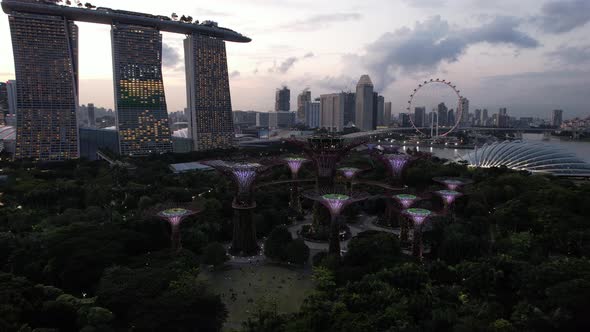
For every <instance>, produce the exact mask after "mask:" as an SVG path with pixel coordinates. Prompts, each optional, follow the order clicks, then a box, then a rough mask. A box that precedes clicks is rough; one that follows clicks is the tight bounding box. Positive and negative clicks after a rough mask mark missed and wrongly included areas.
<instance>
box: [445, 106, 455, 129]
mask: <svg viewBox="0 0 590 332" xmlns="http://www.w3.org/2000/svg"><path fill="white" fill-rule="evenodd" d="M446 122H447V126H449V127H452V126H454V125H455V110H453V109H452V108H451V109H450V110H449V111H448V112H447V119H446Z"/></svg>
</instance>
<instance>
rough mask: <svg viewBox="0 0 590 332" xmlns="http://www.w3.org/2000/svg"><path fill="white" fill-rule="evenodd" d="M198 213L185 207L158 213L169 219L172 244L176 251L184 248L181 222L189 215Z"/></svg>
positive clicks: (161, 216)
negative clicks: (181, 238) (181, 237)
mask: <svg viewBox="0 0 590 332" xmlns="http://www.w3.org/2000/svg"><path fill="white" fill-rule="evenodd" d="M196 213H198V211H194V210H187V209H183V208H171V209H166V210H163V211H160V212H158V213H157V216H158V217H160V218H162V219H164V220H166V221H168V223H169V224H170V228H171V232H170V244H171V247H172V250H173V251H174V252H178V251H179V250H180V249H181V248H182V244H181V241H180V223H181V222H182V221H183V220H184V219H186V218H187V217H189V216H191V215H193V214H196Z"/></svg>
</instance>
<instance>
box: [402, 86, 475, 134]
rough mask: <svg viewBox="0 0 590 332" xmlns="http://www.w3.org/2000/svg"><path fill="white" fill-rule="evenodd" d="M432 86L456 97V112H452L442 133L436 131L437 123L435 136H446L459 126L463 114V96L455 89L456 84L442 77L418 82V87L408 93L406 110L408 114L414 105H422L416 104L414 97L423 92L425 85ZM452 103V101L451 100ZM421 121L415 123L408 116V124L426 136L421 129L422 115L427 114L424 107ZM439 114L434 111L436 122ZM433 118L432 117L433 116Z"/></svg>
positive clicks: (453, 97) (414, 120)
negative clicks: (452, 115) (451, 117)
mask: <svg viewBox="0 0 590 332" xmlns="http://www.w3.org/2000/svg"><path fill="white" fill-rule="evenodd" d="M427 86H429V87H432V86H436V87H437V88H438V90H439V91H443V90H444V93H445V94H448V95H450V96H451V98H452V99H453V100H455V99H456V102H457V105H456V108H455V109H456V112H455V113H454V119H453V121H449V123H446V124H445V126H443V127H442V130H443V132H442V133H438V129H439V127H438V124H437V136H438V137H444V136H447V135H448V134H450V133H451V132H453V131H454V130H455V129H457V127H458V126H459V123H461V117H462V115H463V96H461V93H460V91H459V90H458V89H457V86H456V85H454V84H452V83H451V82H450V81H447V80H444V79H438V78H436V79H432V78H431V79H430V80H429V81H424V82H423V83H420V84H418V87H417V88H416V89H414V91H413V92H412V94H410V99H409V100H408V107H407V111H408V115H409V114H411V113H412V110H413V109H414V107H416V106H422V105H416V103H415V102H416V100H415V99H416V97H417V96H420V94H421V92H423V91H424V90H423V89H424V88H425V87H427ZM453 103H454V101H453ZM422 114H423V115H422V117H423V119H421V120H422V123H416V120H417V119H415V118H412V116H410V117H409V118H410V124H411V125H412V127H413V128H414V129H415V130H416V131H417V132H418V133H420V134H422V135H425V136H428V135H427V134H426V133H425V132H424V131H423V130H422V129H423V128H424V117H426V116H427V113H426V109H424V110H423V113H422ZM439 116H440V113H436V123H438V121H439V119H438V117H439ZM433 118H434V117H433ZM431 121H433V119H431ZM431 126H433V124H431Z"/></svg>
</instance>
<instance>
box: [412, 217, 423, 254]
mask: <svg viewBox="0 0 590 332" xmlns="http://www.w3.org/2000/svg"><path fill="white" fill-rule="evenodd" d="M423 251H424V245H423V243H422V225H414V241H413V244H412V255H413V256H414V257H416V258H418V259H420V260H422V253H423Z"/></svg>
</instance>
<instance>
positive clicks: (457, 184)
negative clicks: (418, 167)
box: [433, 178, 472, 190]
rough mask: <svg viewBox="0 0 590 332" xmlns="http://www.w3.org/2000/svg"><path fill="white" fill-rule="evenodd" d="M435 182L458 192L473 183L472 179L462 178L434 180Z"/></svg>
mask: <svg viewBox="0 0 590 332" xmlns="http://www.w3.org/2000/svg"><path fill="white" fill-rule="evenodd" d="M433 180H434V181H436V182H438V183H441V184H442V185H444V186H445V187H447V189H448V190H457V189H459V188H461V187H463V186H465V185H467V184H469V183H471V182H472V181H471V180H470V179H462V178H434V179H433Z"/></svg>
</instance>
